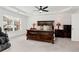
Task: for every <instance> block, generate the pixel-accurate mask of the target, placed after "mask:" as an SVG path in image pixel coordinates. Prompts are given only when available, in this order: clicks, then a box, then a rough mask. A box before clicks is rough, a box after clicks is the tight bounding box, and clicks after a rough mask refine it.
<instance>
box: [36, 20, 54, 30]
mask: <svg viewBox="0 0 79 59" xmlns="http://www.w3.org/2000/svg"><path fill="white" fill-rule="evenodd" d="M37 25H38V26H44V25H47V26H52V29H54V21H37Z"/></svg>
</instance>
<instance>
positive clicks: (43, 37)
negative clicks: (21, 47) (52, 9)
mask: <svg viewBox="0 0 79 59" xmlns="http://www.w3.org/2000/svg"><path fill="white" fill-rule="evenodd" d="M53 22H54V21H38V22H37V23H38V25H39V26H43V25H49V26H52V30H50V31H47V30H46V31H45V30H27V34H26V36H27V40H28V39H30V40H37V41H43V42H51V43H53V44H54V27H53Z"/></svg>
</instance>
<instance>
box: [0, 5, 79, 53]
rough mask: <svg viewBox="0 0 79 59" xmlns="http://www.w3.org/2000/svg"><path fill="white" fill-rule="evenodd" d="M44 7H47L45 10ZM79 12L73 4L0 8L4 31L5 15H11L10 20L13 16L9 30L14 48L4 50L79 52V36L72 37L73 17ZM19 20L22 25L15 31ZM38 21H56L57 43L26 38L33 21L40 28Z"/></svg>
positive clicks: (0, 20) (8, 16)
mask: <svg viewBox="0 0 79 59" xmlns="http://www.w3.org/2000/svg"><path fill="white" fill-rule="evenodd" d="M41 9H45V11H44V10H41ZM78 14H79V7H73V6H4V7H0V27H1V28H2V31H3V32H5V31H4V30H3V29H4V27H3V25H4V21H3V19H4V18H3V16H5V18H8V19H9V20H11V19H12V21H13V22H12V24H11V25H12V29H13V30H12V31H7V34H8V36H9V40H10V43H11V47H10V48H8V49H7V50H4V51H3V52H21V51H22V52H23V51H25V52H28V51H29V52H30V51H38V52H39V51H40V52H41V51H52V52H54V51H55V52H56V51H61V52H62V51H79V50H78V49H79V48H78V47H79V46H78V44H79V42H78V41H79V40H78V39H77V38H78V36H75V35H74V36H75V37H77V38H75V37H73V38H74V39H73V38H72V37H71V36H72V35H71V29H72V27H71V26H72V22H73V24H74V21H72V20H73V19H76V18H78ZM76 15H77V16H76ZM17 19H19V20H20V24H19V26H20V28H19V29H18V30H15V26H14V25H15V24H14V21H15V20H17ZM38 21H54V31H55V35H54V40H55V43H54V44H51V43H48V42H41V41H36V40H26V38H27V36H26V34H27V30H30V28H32V27H33V24H36V25H35V27H36V28H37V29H39V28H38V26H37V22H38ZM71 21H72V22H71ZM58 25H59V27H58ZM76 25H77V24H76ZM76 25H74V26H76ZM67 27H68V28H67ZM75 28H77V27H75ZM64 29H65V30H64ZM68 29H69V30H68ZM76 33H77V32H76ZM72 34H73V33H72Z"/></svg>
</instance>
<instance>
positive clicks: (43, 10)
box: [35, 6, 48, 13]
mask: <svg viewBox="0 0 79 59" xmlns="http://www.w3.org/2000/svg"><path fill="white" fill-rule="evenodd" d="M35 8H36V9H38V11H39V12H40V13H42V12H48V10H46V9H47V8H48V6H45V7H43V6H39V7H37V6H35Z"/></svg>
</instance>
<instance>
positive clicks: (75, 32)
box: [72, 14, 79, 41]
mask: <svg viewBox="0 0 79 59" xmlns="http://www.w3.org/2000/svg"><path fill="white" fill-rule="evenodd" d="M72 41H79V14H73V15H72Z"/></svg>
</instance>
